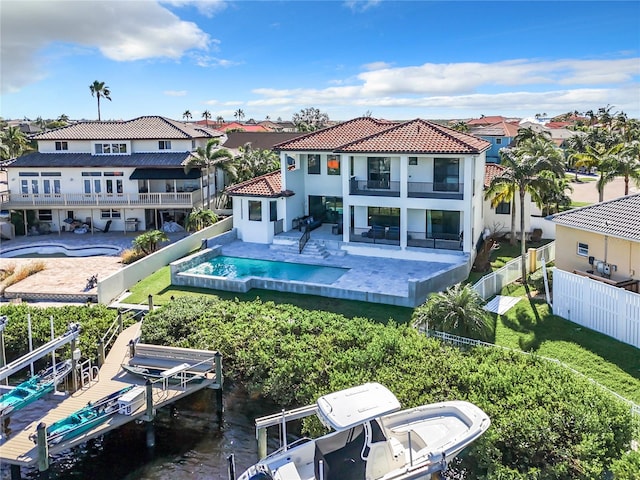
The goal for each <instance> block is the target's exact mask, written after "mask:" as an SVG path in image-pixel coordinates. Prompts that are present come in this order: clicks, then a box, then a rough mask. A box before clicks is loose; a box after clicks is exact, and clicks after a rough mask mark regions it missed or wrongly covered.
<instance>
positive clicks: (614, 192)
mask: <svg viewBox="0 0 640 480" xmlns="http://www.w3.org/2000/svg"><path fill="white" fill-rule="evenodd" d="M578 178H579V179H581V180H591V181H584V182H583V183H574V182H571V186H572V187H573V193H569V196H570V197H571V199H572V200H573V201H574V202H587V203H598V189H597V188H596V181H597V180H598V176H597V175H578ZM634 193H640V188H638V186H637V185H636V184H635V183H634V182H633V180H629V194H630V195H631V194H634ZM622 196H624V178H623V177H617V178H616V179H615V180H613V181H612V182H611V183H608V184H607V185H606V186H605V187H604V199H605V201H606V200H613V199H615V198H619V197H622Z"/></svg>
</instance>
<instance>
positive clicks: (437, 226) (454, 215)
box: [427, 210, 460, 240]
mask: <svg viewBox="0 0 640 480" xmlns="http://www.w3.org/2000/svg"><path fill="white" fill-rule="evenodd" d="M429 221H430V222H431V228H429V225H427V232H431V236H432V237H433V238H443V239H446V240H457V239H459V238H460V212H453V211H449V210H430V211H429V212H428V215H427V222H429Z"/></svg>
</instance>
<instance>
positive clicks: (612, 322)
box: [553, 269, 640, 348]
mask: <svg viewBox="0 0 640 480" xmlns="http://www.w3.org/2000/svg"><path fill="white" fill-rule="evenodd" d="M553 313H554V314H555V315H558V316H560V317H562V318H566V319H567V320H570V321H572V322H573V323H577V324H578V325H582V326H583V327H586V328H590V329H591V330H595V331H596V332H600V333H603V334H604V335H608V336H610V337H613V338H615V339H616V340H619V341H621V342H624V343H627V344H629V345H633V346H634V347H636V348H640V294H637V293H634V292H630V291H628V290H625V289H624V288H619V287H614V286H613V285H607V284H606V283H603V282H599V281H597V280H592V279H591V278H588V277H584V276H582V275H576V274H574V273H570V272H565V271H563V270H558V269H556V270H555V272H554V274H553Z"/></svg>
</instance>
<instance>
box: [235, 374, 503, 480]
mask: <svg viewBox="0 0 640 480" xmlns="http://www.w3.org/2000/svg"><path fill="white" fill-rule="evenodd" d="M305 408H306V409H307V414H306V416H309V415H313V414H316V415H317V416H318V418H319V419H320V421H321V422H322V423H323V425H325V426H326V427H327V428H329V429H330V430H331V432H330V433H328V434H326V435H324V436H321V437H319V438H317V439H308V438H305V439H301V440H298V441H296V442H295V443H293V444H291V445H286V443H285V445H282V446H281V447H280V448H279V449H278V450H276V451H275V452H273V453H272V454H270V455H268V456H267V457H265V458H264V459H262V460H260V461H259V462H258V463H257V464H255V465H253V466H252V467H250V468H249V469H248V470H247V471H245V472H244V473H243V474H242V475H240V477H239V479H238V480H352V479H353V480H356V479H358V480H360V479H364V480H411V479H416V480H417V479H422V480H429V479H431V478H432V477H433V478H437V477H436V475H434V474H436V473H437V472H442V471H444V470H446V468H447V463H448V462H449V461H451V460H452V459H453V458H454V457H455V456H456V455H457V454H459V453H460V452H461V451H462V450H463V449H464V448H465V447H467V446H468V445H469V444H470V443H472V442H473V441H474V440H476V439H477V438H478V437H480V435H482V434H483V433H484V432H485V431H486V430H487V429H488V428H489V425H490V423H491V422H490V420H489V417H488V416H487V414H486V413H484V412H483V411H482V410H481V409H480V408H478V407H476V406H475V405H473V404H471V403H469V402H464V401H449V402H440V403H434V404H430V405H423V406H420V407H416V408H410V409H407V410H400V402H399V401H398V399H397V398H396V397H395V395H394V394H393V393H391V391H389V390H388V389H387V388H386V387H384V386H382V385H380V384H379V383H367V384H364V385H361V386H358V387H353V388H349V389H346V390H342V391H339V392H335V393H331V394H329V395H325V396H323V397H320V398H319V399H318V401H317V404H316V406H315V408H314V407H313V406H310V407H303V409H305ZM303 409H299V410H303ZM278 416H280V415H278ZM281 416H282V421H281V422H280V423H281V425H282V428H283V430H284V431H283V432H281V434H282V435H281V437H282V438H285V439H286V427H285V426H286V418H287V412H283V413H282V415H281ZM274 417H276V416H274ZM289 418H290V419H293V418H301V416H300V415H291V416H290V417H289ZM256 424H257V425H258V421H256Z"/></svg>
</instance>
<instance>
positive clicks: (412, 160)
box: [409, 157, 418, 165]
mask: <svg viewBox="0 0 640 480" xmlns="http://www.w3.org/2000/svg"><path fill="white" fill-rule="evenodd" d="M409 165H418V157H409Z"/></svg>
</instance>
